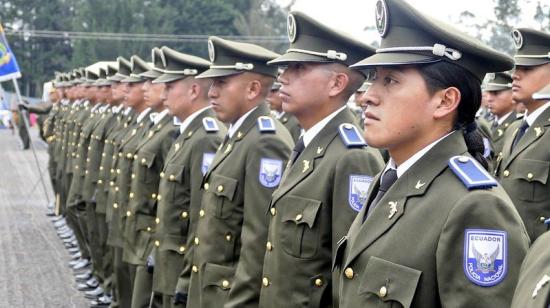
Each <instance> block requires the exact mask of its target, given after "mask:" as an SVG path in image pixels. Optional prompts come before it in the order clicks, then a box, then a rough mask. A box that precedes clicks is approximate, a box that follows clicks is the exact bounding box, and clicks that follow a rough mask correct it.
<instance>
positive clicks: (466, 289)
mask: <svg viewBox="0 0 550 308" xmlns="http://www.w3.org/2000/svg"><path fill="white" fill-rule="evenodd" d="M375 12H376V26H377V29H378V32H379V33H380V35H381V36H382V43H381V46H380V48H379V49H377V50H376V54H375V55H373V56H371V57H368V58H366V59H364V60H363V61H361V62H359V63H357V64H354V65H353V67H355V68H357V69H360V70H363V71H365V72H371V74H372V76H371V78H370V79H371V81H372V85H371V86H370V88H369V90H368V91H367V93H366V96H367V97H366V98H367V109H366V111H365V116H366V117H365V133H364V135H365V139H366V141H367V143H368V144H369V145H371V146H377V147H385V148H388V150H389V153H390V157H391V159H390V161H389V163H388V164H387V166H386V168H385V169H384V171H383V172H382V173H381V174H379V175H378V176H377V177H376V178H375V179H374V180H373V184H372V185H371V187H370V190H369V197H368V200H367V202H366V205H365V206H364V207H363V209H362V210H361V212H360V213H359V215H358V216H357V218H356V219H355V221H354V222H353V224H352V225H351V227H350V230H349V232H348V234H347V235H346V237H345V238H343V239H342V241H341V243H340V245H339V247H338V251H337V255H336V258H335V265H336V267H337V268H338V271H339V273H340V307H342V308H346V307H378V306H384V305H391V306H394V305H397V306H403V307H508V306H509V305H510V302H511V300H512V295H513V290H514V287H515V285H516V282H517V277H518V273H519V264H520V263H521V260H522V259H523V257H524V255H525V253H526V250H527V248H528V244H529V239H528V236H527V234H526V231H525V227H524V226H523V223H522V222H521V218H520V217H519V215H518V213H517V211H516V210H515V208H514V206H513V204H512V203H511V201H510V199H509V198H508V196H507V195H506V193H505V192H504V190H503V189H502V188H501V187H500V186H499V185H498V183H497V182H496V180H495V179H493V178H492V177H491V176H490V175H489V174H488V172H487V171H486V170H485V169H484V168H483V167H482V164H484V163H486V162H484V160H483V156H482V153H481V152H482V151H483V145H482V143H481V142H480V138H481V136H479V135H478V133H477V132H476V129H475V122H474V120H475V113H476V111H477V110H478V108H479V104H480V101H481V88H480V84H481V80H482V79H483V76H484V75H485V74H486V73H487V72H488V71H505V70H509V69H510V68H512V66H513V61H512V59H511V58H510V57H508V56H506V55H504V54H501V53H498V52H496V51H494V50H492V49H490V48H488V47H486V46H485V45H483V44H482V43H480V42H479V41H477V40H475V39H472V38H470V37H469V36H467V35H465V34H462V33H460V32H458V31H457V30H455V29H454V28H452V27H451V26H448V25H445V24H443V23H441V22H439V21H437V20H435V19H432V18H430V17H427V16H425V15H424V14H422V13H421V12H419V11H417V10H416V9H415V8H414V7H412V6H411V5H410V4H408V3H407V2H405V1H403V0H386V1H384V0H378V1H377V2H376V11H375Z"/></svg>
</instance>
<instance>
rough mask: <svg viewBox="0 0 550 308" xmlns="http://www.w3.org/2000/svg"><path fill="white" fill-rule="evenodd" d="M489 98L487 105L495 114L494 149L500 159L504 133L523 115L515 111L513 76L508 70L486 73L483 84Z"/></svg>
mask: <svg viewBox="0 0 550 308" xmlns="http://www.w3.org/2000/svg"><path fill="white" fill-rule="evenodd" d="M482 88H483V92H484V95H485V96H486V99H487V106H488V108H489V110H490V111H491V113H492V114H493V115H494V116H495V118H494V119H493V122H492V123H491V141H492V149H493V151H494V153H495V155H496V157H497V160H498V159H499V158H498V157H499V156H502V146H503V143H504V134H505V133H506V131H507V130H508V128H509V127H510V125H511V124H512V123H514V122H515V121H518V120H520V119H521V118H522V117H523V115H522V114H518V113H516V111H515V104H514V102H513V100H512V76H511V75H510V74H509V73H507V72H501V73H489V74H487V75H485V80H484V84H483V86H482Z"/></svg>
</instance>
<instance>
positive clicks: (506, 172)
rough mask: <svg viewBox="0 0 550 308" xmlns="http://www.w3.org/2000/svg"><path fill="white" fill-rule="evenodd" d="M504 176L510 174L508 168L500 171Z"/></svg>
mask: <svg viewBox="0 0 550 308" xmlns="http://www.w3.org/2000/svg"><path fill="white" fill-rule="evenodd" d="M502 174H503V175H504V176H505V177H508V176H509V175H510V171H508V170H504V172H503V173H502Z"/></svg>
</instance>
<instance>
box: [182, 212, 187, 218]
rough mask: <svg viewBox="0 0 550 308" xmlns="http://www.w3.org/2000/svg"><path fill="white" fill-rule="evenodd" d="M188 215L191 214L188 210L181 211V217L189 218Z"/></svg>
mask: <svg viewBox="0 0 550 308" xmlns="http://www.w3.org/2000/svg"><path fill="white" fill-rule="evenodd" d="M187 216H189V214H188V213H187V212H185V211H184V212H182V213H181V218H187Z"/></svg>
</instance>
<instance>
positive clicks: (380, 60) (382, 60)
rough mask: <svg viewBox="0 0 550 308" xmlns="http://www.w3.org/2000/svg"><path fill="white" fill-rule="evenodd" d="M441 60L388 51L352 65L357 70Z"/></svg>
mask: <svg viewBox="0 0 550 308" xmlns="http://www.w3.org/2000/svg"><path fill="white" fill-rule="evenodd" d="M438 61H441V59H437V58H434V57H429V56H425V55H419V54H413V53H403V52H387V53H377V54H374V55H372V56H370V57H368V58H366V59H363V60H361V61H359V62H357V63H355V64H353V65H351V66H350V67H351V68H353V69H356V70H361V69H363V68H365V69H368V68H373V67H377V66H392V65H409V64H426V63H434V62H438Z"/></svg>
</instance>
